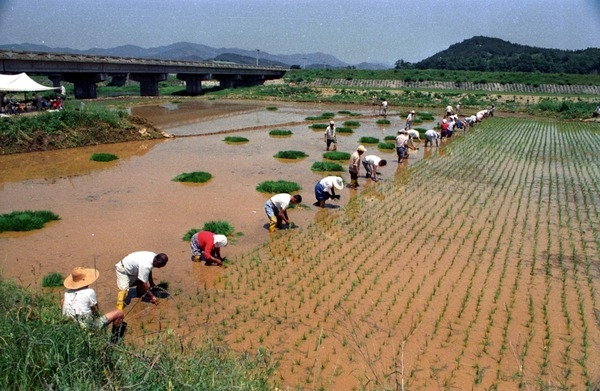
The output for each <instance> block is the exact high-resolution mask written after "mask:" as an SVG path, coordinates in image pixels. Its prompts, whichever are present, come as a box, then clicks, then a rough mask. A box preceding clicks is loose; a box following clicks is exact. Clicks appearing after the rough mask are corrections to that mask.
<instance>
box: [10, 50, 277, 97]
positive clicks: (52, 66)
mask: <svg viewBox="0 0 600 391" xmlns="http://www.w3.org/2000/svg"><path fill="white" fill-rule="evenodd" d="M286 71H287V69H286V68H282V67H273V66H271V67H269V66H252V65H239V64H232V63H224V62H211V61H180V60H152V59H143V58H127V57H106V56H94V55H78V54H61V53H42V52H22V51H11V50H8V51H6V50H0V73H4V74H16V73H21V72H26V73H27V74H29V75H37V76H48V79H50V80H51V81H52V84H53V86H54V87H60V84H61V81H63V80H64V81H66V82H69V83H73V85H74V88H75V98H77V99H94V98H96V96H97V95H96V84H97V83H99V82H104V81H107V80H108V79H109V77H110V78H111V83H112V84H113V85H124V84H125V82H126V81H127V79H129V80H133V81H137V82H139V83H140V95H141V96H158V83H159V82H161V81H164V80H166V79H167V75H169V74H176V75H177V78H178V79H179V80H183V81H185V86H186V92H187V93H189V94H190V95H197V94H200V93H202V81H203V80H218V81H219V83H220V85H221V87H223V88H235V87H240V86H252V85H260V84H262V83H264V82H265V81H266V80H271V79H279V78H281V77H282V76H283V75H284V74H285V72H286Z"/></svg>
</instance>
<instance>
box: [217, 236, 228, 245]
mask: <svg viewBox="0 0 600 391" xmlns="http://www.w3.org/2000/svg"><path fill="white" fill-rule="evenodd" d="M225 246H227V236H225V235H215V247H225Z"/></svg>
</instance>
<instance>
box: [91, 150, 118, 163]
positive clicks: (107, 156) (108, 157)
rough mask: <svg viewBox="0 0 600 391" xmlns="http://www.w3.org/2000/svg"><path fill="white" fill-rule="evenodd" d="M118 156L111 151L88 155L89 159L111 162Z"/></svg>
mask: <svg viewBox="0 0 600 391" xmlns="http://www.w3.org/2000/svg"><path fill="white" fill-rule="evenodd" d="M118 158H119V157H118V156H116V155H113V154H112V153H102V152H100V153H93V154H92V156H91V157H90V160H93V161H95V162H111V161H113V160H117V159H118Z"/></svg>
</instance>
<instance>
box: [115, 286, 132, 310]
mask: <svg viewBox="0 0 600 391" xmlns="http://www.w3.org/2000/svg"><path fill="white" fill-rule="evenodd" d="M127 293H129V291H125V290H123V291H119V293H117V309H118V310H122V309H123V308H125V299H126V298H127Z"/></svg>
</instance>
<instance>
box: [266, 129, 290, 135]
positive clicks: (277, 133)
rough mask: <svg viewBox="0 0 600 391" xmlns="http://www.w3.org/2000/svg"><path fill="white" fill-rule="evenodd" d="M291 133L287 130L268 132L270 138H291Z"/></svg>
mask: <svg viewBox="0 0 600 391" xmlns="http://www.w3.org/2000/svg"><path fill="white" fill-rule="evenodd" d="M292 134H293V133H292V131H291V130H288V129H274V130H271V131H270V132H269V135H270V136H291V135H292Z"/></svg>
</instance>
